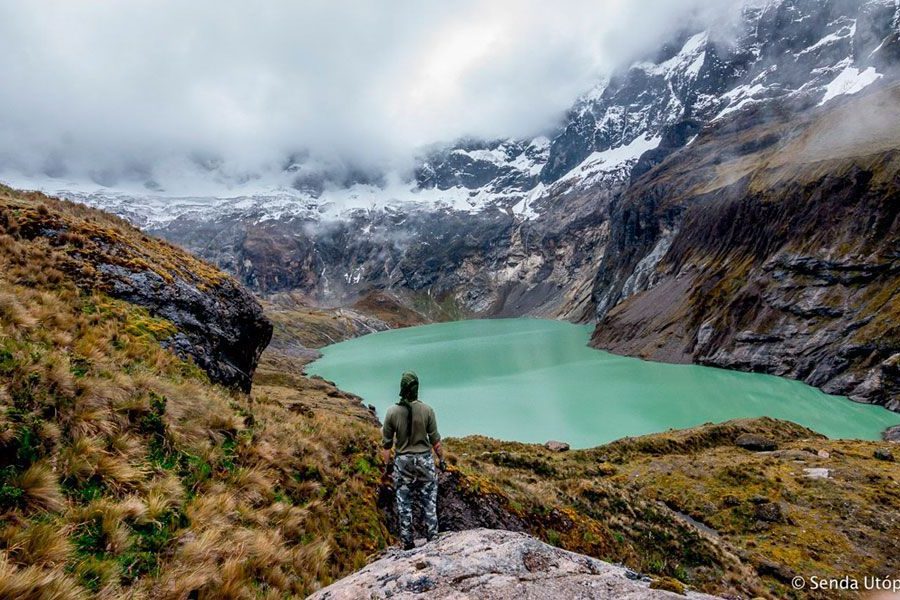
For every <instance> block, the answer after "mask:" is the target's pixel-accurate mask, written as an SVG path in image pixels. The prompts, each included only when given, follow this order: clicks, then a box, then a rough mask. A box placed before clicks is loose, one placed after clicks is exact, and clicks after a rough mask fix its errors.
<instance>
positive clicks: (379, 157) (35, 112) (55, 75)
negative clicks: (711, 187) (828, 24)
mask: <svg viewBox="0 0 900 600" xmlns="http://www.w3.org/2000/svg"><path fill="white" fill-rule="evenodd" d="M734 5H735V1H734V0H591V1H589V0H553V1H548V0H543V1H538V0H454V1H452V2H450V1H443V0H440V1H439V0H432V1H429V0H394V1H387V0H385V1H371V2H366V1H346V2H343V1H338V0H323V1H315V0H304V1H273V0H268V1H265V2H249V1H245V2H236V1H230V0H191V1H184V0H122V1H116V2H109V1H104V0H94V1H87V0H58V1H50V0H0V81H2V92H0V170H9V169H10V168H14V169H18V170H26V171H27V170H36V171H41V170H43V171H48V172H50V173H54V174H64V175H65V176H69V177H75V176H76V175H78V174H81V173H89V172H90V173H94V174H96V173H101V174H102V173H103V172H120V171H122V170H123V169H124V170H128V169H132V170H136V171H139V172H140V171H142V170H148V169H149V170H150V171H152V170H154V169H156V168H157V167H158V166H159V165H164V164H166V163H168V162H172V161H175V160H180V159H181V158H183V157H185V156H192V157H195V158H200V159H203V160H209V161H212V162H215V163H217V164H218V163H220V162H221V163H222V164H223V165H225V167H226V168H230V169H233V170H235V171H236V172H237V171H240V170H254V169H259V168H262V166H263V165H271V164H278V163H280V161H282V160H283V157H284V156H285V155H286V154H288V153H290V152H294V151H297V150H300V149H308V150H310V151H311V153H312V154H313V155H315V156H317V157H320V158H322V159H323V160H341V161H344V162H352V163H356V164H361V165H367V166H377V167H384V166H385V165H395V164H399V163H402V162H403V161H404V160H406V159H408V157H409V156H411V155H412V153H413V152H414V150H415V148H417V147H419V146H421V145H422V144H428V143H432V142H436V141H443V140H453V139H456V138H458V137H461V136H478V137H506V136H516V137H518V136H530V135H533V134H536V133H540V132H542V131H545V130H548V129H550V128H551V127H552V126H553V125H554V123H556V122H557V121H558V119H559V118H560V116H561V114H562V113H563V111H565V109H566V108H567V107H568V106H569V105H570V104H571V103H572V101H573V100H574V99H575V97H577V95H578V94H580V93H582V92H584V91H585V90H587V89H588V88H590V87H591V85H592V84H593V83H594V82H595V81H596V80H597V79H598V78H599V77H600V76H601V74H602V73H604V72H606V71H608V70H609V69H611V68H613V67H615V66H616V65H617V64H619V63H621V62H623V61H626V60H631V59H633V58H634V57H635V56H636V55H637V54H639V53H640V52H642V51H646V50H648V49H649V48H652V47H655V46H656V45H658V44H659V43H660V41H661V40H662V39H663V38H664V37H665V36H667V35H669V34H671V33H672V32H673V31H674V30H675V29H677V28H679V27H683V26H685V24H686V23H692V26H696V23H697V22H698V21H707V20H709V19H713V18H715V19H721V18H723V15H726V14H731V13H733V12H734Z"/></svg>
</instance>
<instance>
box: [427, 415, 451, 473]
mask: <svg viewBox="0 0 900 600" xmlns="http://www.w3.org/2000/svg"><path fill="white" fill-rule="evenodd" d="M426 431H427V433H428V441H429V442H431V447H432V449H433V450H434V453H435V454H436V455H437V457H438V467H440V469H441V471H446V470H447V461H446V460H444V447H443V446H441V434H440V433H438V429H437V417H435V416H434V411H433V410H432V411H431V412H430V413H429V415H428V424H427V429H426Z"/></svg>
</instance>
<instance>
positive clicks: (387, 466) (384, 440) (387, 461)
mask: <svg viewBox="0 0 900 600" xmlns="http://www.w3.org/2000/svg"><path fill="white" fill-rule="evenodd" d="M394 433H395V432H394V420H393V419H392V418H391V413H390V411H388V413H387V414H386V415H385V416H384V425H382V426H381V460H382V462H383V463H384V471H385V474H387V473H390V471H391V469H392V467H393V463H392V462H391V448H393V447H394Z"/></svg>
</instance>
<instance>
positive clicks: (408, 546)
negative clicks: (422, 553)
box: [403, 542, 416, 550]
mask: <svg viewBox="0 0 900 600" xmlns="http://www.w3.org/2000/svg"><path fill="white" fill-rule="evenodd" d="M415 547H416V543H415V542H403V549H404V550H412V549H413V548H415Z"/></svg>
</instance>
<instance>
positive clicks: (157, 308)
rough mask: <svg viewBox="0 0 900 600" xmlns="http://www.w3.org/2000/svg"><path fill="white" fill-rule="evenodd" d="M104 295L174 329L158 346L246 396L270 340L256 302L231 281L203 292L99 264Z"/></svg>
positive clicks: (179, 281) (269, 330)
mask: <svg viewBox="0 0 900 600" xmlns="http://www.w3.org/2000/svg"><path fill="white" fill-rule="evenodd" d="M98 270H99V271H100V272H101V273H102V274H103V275H104V277H105V279H106V285H107V286H108V288H107V289H108V292H109V293H110V295H112V296H113V297H115V298H121V299H122V300H127V301H128V302H131V303H133V304H137V305H139V306H143V307H145V308H147V309H149V310H150V312H151V314H153V315H155V316H159V317H162V318H164V319H168V320H169V321H171V322H172V323H173V324H174V325H175V327H176V328H177V329H178V333H177V334H175V336H173V337H172V338H170V339H168V340H164V341H163V342H162V345H163V346H164V347H167V348H170V349H171V350H172V351H174V352H175V353H176V354H178V355H180V356H182V357H185V358H188V357H190V358H191V359H193V360H194V362H195V363H197V366H199V367H200V368H201V369H203V370H204V371H206V373H207V374H208V375H209V378H210V379H211V380H212V381H214V382H216V383H221V384H223V385H227V386H231V387H237V388H239V389H241V390H243V391H245V392H249V391H250V384H251V381H252V379H253V371H254V370H255V369H256V364H257V362H258V361H259V357H260V355H261V354H262V351H263V350H264V349H265V348H266V346H267V345H268V343H269V341H270V340H271V338H272V324H271V323H270V322H269V321H268V320H267V319H266V318H265V317H264V316H263V311H262V307H261V306H260V305H259V302H257V300H256V299H255V298H254V297H253V296H252V295H251V294H250V293H249V292H248V291H247V290H246V289H244V288H243V287H241V285H240V284H238V283H237V282H236V281H234V280H233V279H231V278H226V279H222V280H221V281H219V282H218V283H217V284H215V285H214V286H212V287H210V288H207V289H201V288H199V287H198V286H196V285H194V284H192V283H191V282H189V281H186V280H184V279H180V278H178V279H174V280H172V281H166V280H165V279H163V278H162V277H161V276H160V275H158V274H157V273H155V272H153V271H131V270H129V269H127V268H125V267H121V266H117V265H99V267H98Z"/></svg>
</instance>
